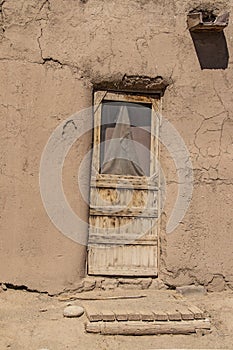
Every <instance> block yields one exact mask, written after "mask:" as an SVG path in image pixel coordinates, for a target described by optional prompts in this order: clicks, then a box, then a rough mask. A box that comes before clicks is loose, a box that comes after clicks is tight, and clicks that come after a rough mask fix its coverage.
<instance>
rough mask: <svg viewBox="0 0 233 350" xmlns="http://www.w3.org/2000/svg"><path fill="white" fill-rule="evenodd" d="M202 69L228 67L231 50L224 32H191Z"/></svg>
mask: <svg viewBox="0 0 233 350" xmlns="http://www.w3.org/2000/svg"><path fill="white" fill-rule="evenodd" d="M190 35H191V37H192V40H193V44H194V47H195V50H196V53H197V57H198V60H199V63H200V66H201V69H226V68H227V67H228V61H229V52H228V48H227V42H226V38H225V35H224V32H223V31H221V32H215V31H206V32H190Z"/></svg>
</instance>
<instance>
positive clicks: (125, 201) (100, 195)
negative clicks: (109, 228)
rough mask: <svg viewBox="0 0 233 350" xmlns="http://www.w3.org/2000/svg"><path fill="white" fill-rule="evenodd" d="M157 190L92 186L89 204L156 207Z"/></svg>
mask: <svg viewBox="0 0 233 350" xmlns="http://www.w3.org/2000/svg"><path fill="white" fill-rule="evenodd" d="M157 199H158V195H157V191H148V190H141V189H128V188H121V189H118V188H117V189H116V188H99V187H97V188H92V189H91V193H90V202H91V206H93V207H94V206H103V207H107V206H113V205H114V206H118V207H121V206H123V207H129V208H130V207H134V208H154V209H157Z"/></svg>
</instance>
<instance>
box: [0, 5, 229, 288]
mask: <svg viewBox="0 0 233 350" xmlns="http://www.w3.org/2000/svg"><path fill="white" fill-rule="evenodd" d="M0 3H1V18H0V21H1V27H0V29H1V32H0V35H1V36H0V40H1V41H0V47H1V49H0V74H1V89H0V103H1V112H0V113H1V118H0V122H1V128H0V133H1V138H0V143H1V158H0V169H1V184H0V186H1V196H0V205H1V218H0V219H1V235H0V282H5V283H10V284H12V285H18V286H20V285H25V286H27V287H28V288H30V289H36V290H40V291H48V292H50V293H56V292H59V291H61V290H63V289H64V288H66V289H67V288H75V285H76V284H77V283H78V282H79V281H80V280H81V279H82V278H83V276H85V256H86V247H85V246H82V245H79V244H77V243H75V242H73V241H72V240H70V239H69V238H66V237H65V236H64V235H63V234H62V233H60V232H59V231H58V230H57V229H56V228H55V226H54V225H53V223H52V222H51V221H50V219H49V217H48V216H47V214H46V211H45V209H44V207H43V204H42V200H41V196H40V190H39V165H40V158H41V154H42V151H43V149H44V147H45V144H46V142H47V140H48V139H49V137H50V135H51V133H52V132H53V130H54V129H55V128H56V127H57V126H58V125H59V124H60V123H61V121H63V120H65V119H66V118H67V117H69V116H70V115H72V114H73V113H75V112H78V111H80V110H82V109H84V108H87V107H90V106H91V103H92V94H93V88H95V86H97V85H98V84H100V83H101V82H103V81H108V82H114V81H120V80H122V79H123V77H124V76H125V75H137V76H148V77H157V76H162V77H163V78H164V79H167V80H168V81H169V82H170V85H169V86H168V88H167V89H166V92H165V94H164V96H163V98H162V104H163V111H162V114H163V115H164V117H166V118H167V119H168V120H169V121H170V122H171V123H172V124H173V125H174V127H175V128H176V129H177V131H178V132H179V133H180V135H181V136H182V138H183V140H184V141H185V143H186V146H187V148H188V150H189V152H190V155H191V160H192V164H193V170H194V191H193V197H192V201H191V204H190V207H189V209H188V211H187V213H186V216H185V217H184V218H183V220H182V222H181V223H180V225H179V226H178V227H177V228H176V230H175V231H174V232H173V233H172V234H170V235H166V234H165V232H164V227H165V225H166V221H167V220H168V218H169V216H170V214H171V210H172V208H173V206H174V203H175V198H176V195H177V186H178V179H177V175H176V169H175V167H174V163H173V162H172V160H171V159H170V157H169V154H168V152H167V151H166V150H165V148H164V147H163V146H161V165H162V168H163V171H164V173H165V176H166V181H167V197H166V203H165V208H164V214H163V218H162V226H161V233H160V257H159V260H160V262H159V266H160V270H159V277H160V278H161V279H162V280H163V281H164V282H165V283H166V284H168V285H170V286H178V285H184V284H193V283H197V284H203V285H205V286H206V287H207V289H208V288H209V289H210V290H211V286H213V285H216V283H215V280H216V279H218V280H221V281H223V282H224V283H222V284H221V285H222V286H223V287H222V288H225V287H226V286H229V287H231V286H232V287H233V260H232V258H231V257H232V253H233V235H232V227H233V215H232V214H233V213H232V197H233V175H232V174H233V166H232V154H233V140H232V135H233V112H232V106H233V97H232V96H233V94H232V93H233V83H232V81H233V79H232V78H233V64H232V59H231V57H232V50H233V37H232V35H231V33H232V30H233V22H232V17H231V16H230V22H229V25H228V27H227V28H226V29H225V30H224V33H225V37H226V42H227V47H228V51H229V62H227V63H228V64H227V68H226V69H201V67H200V63H199V60H198V57H197V54H196V51H195V48H194V43H193V40H192V38H191V36H190V33H189V31H188V30H187V24H186V19H187V13H188V12H189V11H191V10H193V9H194V8H198V7H199V8H201V2H199V1H183V0H182V1H175V0H163V1H162V0H158V1H153V0H151V1H149V0H127V1H123V0H120V1H113V0H89V1H78V0H45V1H44V0H43V1H40V0H18V1H15V0H5V1H0ZM203 6H204V7H205V8H207V9H214V11H216V12H219V13H220V12H224V11H231V13H232V12H233V2H232V1H218V2H216V1H209V2H208V3H204V5H203V4H202V7H203ZM91 143H92V136H91V134H90V133H89V134H87V135H86V136H85V137H84V138H83V140H82V142H81V143H80V142H79V143H78V144H76V145H74V147H73V148H72V150H71V153H70V154H69V157H68V158H67V161H66V164H65V168H64V188H65V191H66V193H67V197H68V198H69V200H70V203H71V206H72V208H73V209H74V210H75V211H76V212H77V213H78V214H79V215H81V216H82V217H83V218H84V219H85V220H87V218H88V207H87V206H85V205H84V203H83V200H82V198H81V195H80V193H79V190H78V188H77V178H76V175H77V168H78V166H79V164H80V162H81V160H82V158H83V156H84V155H85V153H86V152H87V151H88V149H89V148H90V147H91Z"/></svg>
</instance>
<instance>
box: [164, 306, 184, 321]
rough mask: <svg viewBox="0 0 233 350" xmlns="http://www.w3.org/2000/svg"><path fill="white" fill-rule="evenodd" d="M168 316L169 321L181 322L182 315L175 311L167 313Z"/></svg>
mask: <svg viewBox="0 0 233 350" xmlns="http://www.w3.org/2000/svg"><path fill="white" fill-rule="evenodd" d="M167 315H168V319H169V321H181V314H180V312H179V311H177V310H175V309H173V310H171V309H170V310H169V311H167Z"/></svg>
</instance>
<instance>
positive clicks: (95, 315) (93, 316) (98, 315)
mask: <svg viewBox="0 0 233 350" xmlns="http://www.w3.org/2000/svg"><path fill="white" fill-rule="evenodd" d="M85 311H86V316H87V318H88V320H89V321H90V322H98V321H102V320H103V314H102V312H101V311H100V310H98V309H97V308H95V307H94V306H93V305H89V306H87V307H85Z"/></svg>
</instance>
